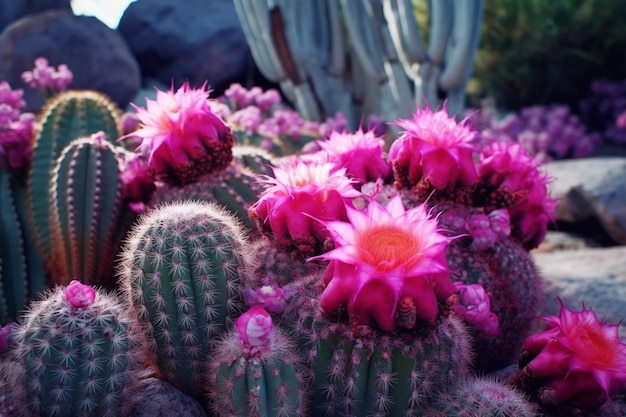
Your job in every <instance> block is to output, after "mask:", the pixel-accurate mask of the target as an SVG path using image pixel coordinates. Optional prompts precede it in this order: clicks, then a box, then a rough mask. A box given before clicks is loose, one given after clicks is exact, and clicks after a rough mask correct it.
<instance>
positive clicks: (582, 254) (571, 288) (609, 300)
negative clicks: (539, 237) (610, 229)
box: [533, 246, 626, 337]
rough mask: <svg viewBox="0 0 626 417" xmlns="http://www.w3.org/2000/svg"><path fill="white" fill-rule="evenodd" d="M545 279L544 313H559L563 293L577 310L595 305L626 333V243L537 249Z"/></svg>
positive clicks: (569, 304) (597, 311)
mask: <svg viewBox="0 0 626 417" xmlns="http://www.w3.org/2000/svg"><path fill="white" fill-rule="evenodd" d="M533 258H534V259H535V262H536V264H537V267H538V268H539V271H540V273H541V275H542V277H543V279H544V290H545V293H546V297H545V304H544V308H543V313H542V314H543V315H558V313H559V308H560V304H559V301H558V298H557V297H561V299H562V300H563V302H564V303H565V305H566V306H567V307H568V308H569V309H570V310H574V311H580V310H581V309H582V303H585V306H586V307H587V308H588V307H591V308H593V310H594V311H595V312H596V314H597V315H598V318H602V317H606V320H607V322H608V323H610V324H617V323H619V322H620V321H622V320H624V322H622V323H621V325H620V335H621V336H622V337H626V246H616V247H612V248H589V249H580V250H566V251H556V252H533Z"/></svg>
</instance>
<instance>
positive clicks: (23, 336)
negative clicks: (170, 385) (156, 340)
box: [3, 287, 145, 416]
mask: <svg viewBox="0 0 626 417" xmlns="http://www.w3.org/2000/svg"><path fill="white" fill-rule="evenodd" d="M127 311H128V307H127V306H125V305H123V304H121V303H120V302H119V301H118V300H117V298H115V297H114V296H112V295H109V294H108V293H106V292H102V291H98V292H97V293H96V297H95V300H94V302H93V304H91V305H90V306H86V307H84V308H75V307H73V306H71V305H70V304H69V303H68V301H67V299H66V297H65V296H64V289H63V287H56V288H55V289H50V290H48V291H47V292H46V293H45V294H44V295H43V299H42V300H41V301H36V302H34V303H33V304H32V305H31V307H30V309H29V311H28V312H26V313H25V314H24V316H23V318H22V324H21V325H20V326H19V327H18V328H17V329H16V330H15V344H16V345H15V348H14V350H12V351H11V353H12V356H13V357H12V358H11V359H9V360H10V361H11V362H9V365H10V366H8V367H4V366H3V371H6V372H9V371H11V374H10V375H7V376H6V377H5V378H6V379H7V381H8V382H7V386H8V388H9V389H8V393H9V395H12V398H11V402H12V403H13V404H15V406H16V409H18V410H20V412H21V413H24V414H23V415H29V414H32V415H36V416H120V415H127V413H128V411H129V410H130V408H131V407H132V403H131V400H132V397H133V396H134V395H135V394H136V391H137V388H138V386H139V385H138V384H137V383H138V381H139V378H140V377H141V376H142V375H143V372H144V371H143V367H142V363H141V360H142V358H143V355H144V354H145V342H144V339H143V337H142V334H141V332H140V331H138V329H137V328H136V326H137V321H136V319H135V318H134V316H131V315H129V314H128V313H127ZM20 392H24V393H25V395H20ZM20 401H22V402H20ZM20 415H22V414H20Z"/></svg>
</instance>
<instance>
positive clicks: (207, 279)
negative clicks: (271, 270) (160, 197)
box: [120, 202, 251, 396]
mask: <svg viewBox="0 0 626 417" xmlns="http://www.w3.org/2000/svg"><path fill="white" fill-rule="evenodd" d="M248 256H251V253H250V251H249V248H248V243H247V241H246V238H245V236H244V234H243V231H242V229H241V226H240V225H239V224H238V223H237V221H236V220H235V219H234V218H233V217H232V216H231V215H229V214H228V213H227V212H226V211H224V210H223V209H221V208H220V207H218V206H217V205H215V204H211V203H206V202H203V203H201V202H179V203H173V204H170V205H162V206H159V207H157V208H155V209H153V210H151V211H150V212H149V213H147V214H145V215H144V216H143V217H142V218H141V220H140V221H139V223H138V224H137V225H136V226H135V227H134V229H132V230H131V237H130V239H129V240H128V242H127V245H126V247H125V249H124V250H123V255H122V257H123V261H122V266H121V274H120V275H121V276H120V280H121V282H120V285H121V286H122V288H123V289H124V290H125V293H126V296H127V298H128V299H129V300H130V302H131V303H132V304H133V305H134V308H135V309H136V310H137V313H138V316H139V319H140V321H141V322H142V325H143V328H144V331H145V333H146V334H147V336H148V337H149V339H150V341H151V346H150V348H151V349H150V350H151V352H152V354H153V355H154V356H155V358H154V360H155V361H156V365H157V367H158V369H159V371H160V373H161V374H162V376H163V377H164V379H166V380H167V381H168V382H171V383H173V384H174V385H176V386H178V387H180V388H181V389H182V390H184V391H185V392H187V393H189V394H192V395H196V396H198V395H201V394H202V388H203V386H204V385H205V382H206V381H205V372H206V369H207V366H208V361H209V360H210V359H209V349H210V346H211V345H212V344H213V342H214V340H215V338H216V337H217V336H218V335H219V334H220V333H221V332H223V331H224V330H226V329H227V328H228V327H229V325H230V324H231V317H232V316H233V315H234V314H236V313H237V312H238V311H239V310H240V308H241V296H240V292H239V269H240V268H242V267H243V266H244V265H245V264H246V263H247V257H248Z"/></svg>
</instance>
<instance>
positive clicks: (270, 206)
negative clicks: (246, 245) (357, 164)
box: [250, 159, 360, 246]
mask: <svg viewBox="0 0 626 417" xmlns="http://www.w3.org/2000/svg"><path fill="white" fill-rule="evenodd" d="M273 170H274V178H272V177H265V179H264V180H263V181H264V182H265V183H266V184H267V185H268V188H267V189H266V190H265V191H263V193H262V194H261V195H260V197H259V200H258V201H257V202H256V203H255V204H254V205H253V206H252V207H251V208H250V215H251V216H252V217H254V218H258V219H259V221H260V224H261V227H262V229H263V230H264V231H266V232H268V233H269V234H271V235H272V236H273V238H274V239H275V240H276V241H277V242H279V243H281V244H284V245H285V246H289V245H290V244H291V243H296V245H301V244H311V243H313V244H314V245H315V244H316V243H317V244H322V243H323V242H324V241H325V240H326V239H327V238H328V237H329V233H328V231H327V230H326V228H325V227H324V226H323V225H322V224H321V223H320V222H319V221H318V220H323V221H330V220H347V217H346V204H351V203H350V200H351V199H352V198H354V197H358V196H359V195H360V193H359V192H358V191H357V190H355V189H354V187H353V186H352V182H351V181H350V179H348V177H346V175H345V169H340V170H335V166H334V165H333V164H331V163H314V162H310V163H307V162H304V161H301V160H298V159H293V160H291V162H289V163H286V164H285V165H284V166H281V167H275V168H273Z"/></svg>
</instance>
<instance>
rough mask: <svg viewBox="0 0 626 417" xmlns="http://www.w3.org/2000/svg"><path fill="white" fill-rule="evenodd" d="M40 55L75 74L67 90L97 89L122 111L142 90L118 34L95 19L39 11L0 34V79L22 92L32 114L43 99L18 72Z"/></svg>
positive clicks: (26, 68)
mask: <svg viewBox="0 0 626 417" xmlns="http://www.w3.org/2000/svg"><path fill="white" fill-rule="evenodd" d="M40 56H43V57H45V58H47V59H48V61H49V63H50V65H53V66H55V67H56V66H57V65H58V64H61V63H65V64H67V65H68V67H69V68H70V70H71V71H72V73H73V74H74V80H73V81H72V83H71V84H70V86H69V88H71V89H91V90H96V91H100V92H102V93H104V94H107V95H108V96H109V97H111V98H112V99H113V101H115V102H116V103H117V104H118V105H119V106H120V107H122V108H124V107H125V106H126V105H127V103H128V102H129V101H130V100H131V99H132V98H133V97H134V96H135V95H136V94H137V91H139V88H140V86H141V75H140V72H139V66H138V64H137V61H135V58H134V57H133V56H132V54H131V53H130V50H129V49H128V46H127V45H126V43H125V42H124V39H123V38H122V37H121V36H120V35H119V33H117V32H116V31H114V30H112V29H110V28H109V27H108V26H106V25H105V24H104V23H102V22H101V21H100V20H98V19H96V18H95V17H89V16H74V14H73V13H71V12H67V11H59V10H55V11H47V12H42V13H39V14H35V15H29V16H27V17H24V18H22V19H20V20H18V21H16V22H13V23H12V24H11V25H9V26H8V27H7V28H6V30H5V31H4V32H3V33H2V35H0V80H7V81H8V82H9V84H10V85H11V87H13V88H24V99H25V100H26V102H27V110H28V111H37V110H38V109H39V108H40V107H41V105H42V104H43V98H42V96H41V95H40V94H39V93H38V92H37V91H34V90H32V89H31V88H30V87H28V86H27V85H26V84H25V83H24V82H23V81H22V79H21V74H22V72H23V71H26V70H30V69H32V68H33V66H34V61H35V58H37V57H40Z"/></svg>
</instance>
